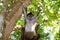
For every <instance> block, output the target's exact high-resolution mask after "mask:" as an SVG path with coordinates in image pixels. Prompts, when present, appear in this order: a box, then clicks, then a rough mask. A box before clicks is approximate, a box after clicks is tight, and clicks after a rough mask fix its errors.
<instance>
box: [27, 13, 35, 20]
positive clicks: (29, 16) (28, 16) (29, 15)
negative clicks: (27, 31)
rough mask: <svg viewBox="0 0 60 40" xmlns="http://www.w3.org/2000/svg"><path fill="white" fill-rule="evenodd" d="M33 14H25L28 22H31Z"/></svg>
mask: <svg viewBox="0 0 60 40" xmlns="http://www.w3.org/2000/svg"><path fill="white" fill-rule="evenodd" d="M33 16H34V15H33V14H32V12H30V13H29V14H27V18H28V19H29V20H32V19H33Z"/></svg>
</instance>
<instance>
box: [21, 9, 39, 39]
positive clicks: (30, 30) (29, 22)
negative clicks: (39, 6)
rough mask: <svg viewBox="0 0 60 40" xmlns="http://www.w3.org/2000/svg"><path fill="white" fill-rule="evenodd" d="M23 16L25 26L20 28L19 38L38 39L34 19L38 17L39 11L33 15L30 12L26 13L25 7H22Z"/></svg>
mask: <svg viewBox="0 0 60 40" xmlns="http://www.w3.org/2000/svg"><path fill="white" fill-rule="evenodd" d="M23 10H24V11H23V13H24V17H25V27H24V28H22V33H21V40H39V38H40V35H39V34H36V30H35V28H36V25H37V23H36V20H37V19H38V18H39V16H40V15H39V12H38V14H37V16H36V17H35V16H34V15H33V14H32V12H29V13H28V14H27V8H23Z"/></svg>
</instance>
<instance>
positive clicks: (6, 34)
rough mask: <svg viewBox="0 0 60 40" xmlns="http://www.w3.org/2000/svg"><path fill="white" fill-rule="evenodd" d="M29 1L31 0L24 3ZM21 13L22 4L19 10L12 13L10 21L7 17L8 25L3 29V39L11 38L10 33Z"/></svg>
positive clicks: (6, 23)
mask: <svg viewBox="0 0 60 40" xmlns="http://www.w3.org/2000/svg"><path fill="white" fill-rule="evenodd" d="M29 2H30V0H28V1H27V0H25V2H24V3H26V4H27V5H28V4H29ZM15 6H16V5H15ZM21 13H22V5H20V7H19V8H18V10H17V12H15V13H14V15H12V17H11V18H10V20H9V21H7V20H6V19H5V25H6V26H5V28H4V29H3V37H2V40H9V35H10V33H11V32H12V31H13V28H14V26H15V23H16V20H17V19H18V18H19V17H20V15H21Z"/></svg>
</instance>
